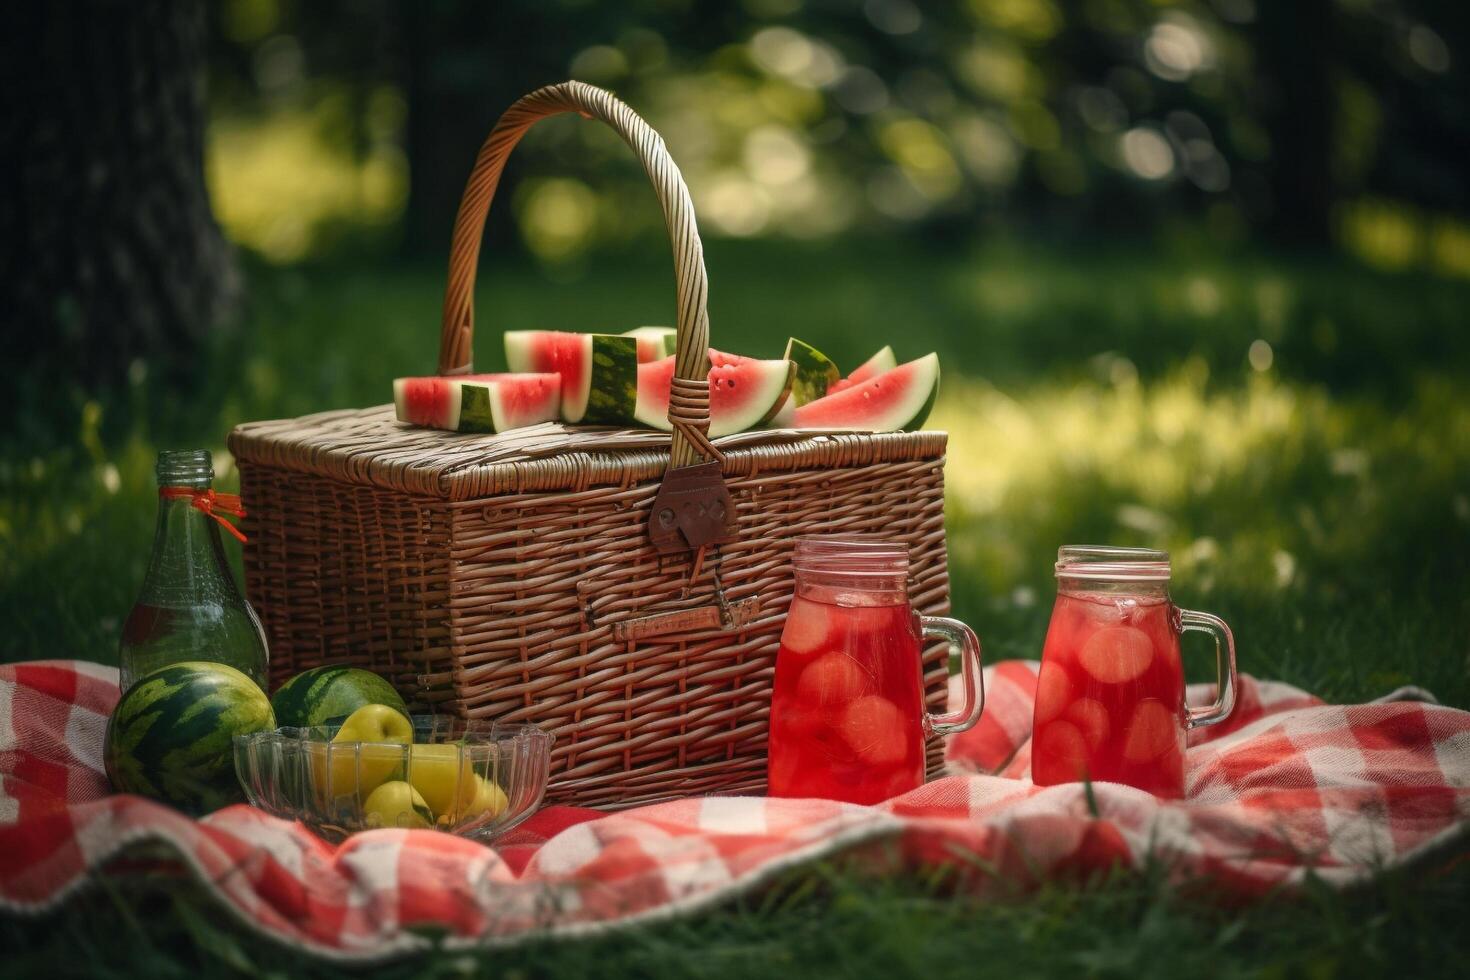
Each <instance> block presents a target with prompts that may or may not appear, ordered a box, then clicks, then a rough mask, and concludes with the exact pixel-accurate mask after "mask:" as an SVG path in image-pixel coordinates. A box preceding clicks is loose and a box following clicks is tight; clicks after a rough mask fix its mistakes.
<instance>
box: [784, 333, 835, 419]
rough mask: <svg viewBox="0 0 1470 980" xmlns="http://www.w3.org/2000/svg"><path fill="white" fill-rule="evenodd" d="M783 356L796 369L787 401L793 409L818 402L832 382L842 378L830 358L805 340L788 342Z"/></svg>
mask: <svg viewBox="0 0 1470 980" xmlns="http://www.w3.org/2000/svg"><path fill="white" fill-rule="evenodd" d="M782 356H783V357H785V358H786V360H788V361H790V362H791V363H792V364H793V365H795V367H796V371H795V377H794V378H793V379H792V382H791V397H790V399H788V401H787V404H788V405H791V406H792V407H797V406H801V405H805V404H806V403H807V402H814V401H816V400H817V399H818V398H821V397H822V396H823V395H825V394H826V393H827V388H828V386H829V385H831V384H832V382H834V381H836V380H837V379H838V378H840V377H842V372H841V371H839V370H837V365H836V364H835V363H833V361H832V359H831V358H830V357H828V356H827V355H826V354H823V353H822V352H821V351H819V350H817V349H816V348H815V347H813V346H812V345H811V344H808V343H807V342H806V341H804V340H798V339H797V338H795V337H792V338H790V339H789V340H787V341H786V353H785V354H784V355H782Z"/></svg>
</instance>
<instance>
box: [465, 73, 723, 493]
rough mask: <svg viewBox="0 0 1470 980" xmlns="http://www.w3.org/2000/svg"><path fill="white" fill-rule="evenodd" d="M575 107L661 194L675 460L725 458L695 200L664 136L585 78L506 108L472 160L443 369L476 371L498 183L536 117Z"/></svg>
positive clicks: (539, 92)
mask: <svg viewBox="0 0 1470 980" xmlns="http://www.w3.org/2000/svg"><path fill="white" fill-rule="evenodd" d="M563 112H576V113H580V114H581V115H583V116H586V117H588V118H590V119H598V120H601V121H602V122H604V123H606V124H607V125H609V126H611V127H612V128H613V129H614V130H615V131H616V132H617V134H618V135H619V136H621V137H622V138H623V140H624V141H625V142H626V143H627V144H628V145H629V146H631V147H632V148H633V150H634V152H636V153H637V154H638V159H639V160H641V161H642V163H643V169H644V171H645V172H647V174H648V179H649V180H650V181H651V182H652V183H653V189H654V191H655V192H656V193H657V194H658V201H659V204H660V205H662V207H663V211H664V222H665V224H666V225H667V226H668V230H669V238H670V240H671V241H672V243H673V247H674V281H675V285H676V292H675V301H676V303H677V306H678V321H677V324H676V326H677V329H678V348H677V354H676V355H675V361H674V382H673V390H672V392H671V393H670V398H669V422H670V423H671V424H672V425H673V429H674V433H673V447H672V451H671V457H670V459H671V465H672V466H674V467H680V466H689V465H692V464H694V463H698V462H700V461H701V460H702V459H720V458H721V456H720V453H719V451H718V450H717V449H715V448H714V446H712V445H710V441H709V436H708V432H709V351H708V347H709V314H708V313H707V312H706V311H705V296H706V294H707V292H708V285H707V283H706V280H705V273H704V247H703V246H702V245H701V244H700V241H699V229H698V228H697V227H695V224H694V204H693V202H691V201H690V199H689V188H688V187H686V186H685V185H684V177H683V175H681V174H680V173H679V168H678V166H677V165H676V164H675V163H674V161H673V158H672V157H670V156H669V152H668V150H666V149H665V148H664V141H663V138H662V137H660V136H659V135H658V133H656V132H654V131H653V128H652V127H650V126H649V125H648V123H646V122H644V121H643V120H642V119H641V118H639V116H638V114H637V113H635V112H634V111H633V110H632V109H630V108H628V106H627V105H625V104H624V103H623V102H621V101H619V100H618V99H616V98H614V97H613V96H612V95H611V94H610V93H608V92H604V91H603V90H602V89H600V88H596V87H594V86H592V85H588V84H587V83H585V82H575V81H573V82H562V83H560V84H558V85H548V86H546V87H545V88H541V89H537V90H536V91H534V92H532V93H531V94H530V95H527V96H524V97H523V98H521V99H519V100H518V101H517V102H516V103H515V104H514V105H512V106H511V107H510V108H509V109H507V110H506V111H505V114H504V115H503V116H501V117H500V120H499V121H498V122H497V123H496V124H495V128H494V129H493V130H492V131H491V132H490V136H489V137H488V138H487V139H486V140H485V143H484V145H482V146H481V147H480V153H479V155H478V156H477V157H476V158H475V169H474V170H473V171H471V173H470V179H469V183H468V184H466V185H465V189H464V196H463V197H462V198H460V202H459V215H458V216H457V217H456V218H455V219H454V244H453V245H452V246H451V248H450V252H449V285H448V287H447V288H446V289H445V291H444V326H443V329H442V331H441V333H440V335H439V373H440V374H442V375H453V374H468V373H470V371H471V370H472V368H471V357H472V345H473V340H474V334H475V306H474V294H475V268H476V266H477V265H478V264H479V258H480V239H481V237H482V235H483V233H484V228H485V217H486V216H487V215H488V214H489V213H490V201H491V199H493V198H494V197H495V188H496V186H497V185H498V184H499V183H500V174H501V172H502V171H503V170H504V169H505V161H506V159H507V158H508V157H509V156H510V152H511V150H513V149H515V146H516V144H517V143H519V142H520V140H521V137H522V136H523V135H525V132H526V130H528V129H530V128H531V126H532V125H533V124H534V123H535V122H536V121H537V120H539V119H544V118H546V117H547V116H555V115H559V114H561V113H563Z"/></svg>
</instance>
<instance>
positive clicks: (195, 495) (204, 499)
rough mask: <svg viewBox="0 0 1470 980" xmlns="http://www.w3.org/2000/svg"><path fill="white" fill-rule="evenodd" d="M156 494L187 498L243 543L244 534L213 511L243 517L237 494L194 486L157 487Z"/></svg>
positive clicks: (168, 498)
mask: <svg viewBox="0 0 1470 980" xmlns="http://www.w3.org/2000/svg"><path fill="white" fill-rule="evenodd" d="M158 496H159V497H160V498H161V499H163V500H184V499H186V498H187V499H188V500H189V503H190V504H191V505H193V507H194V509H195V510H198V511H202V512H204V514H205V515H207V516H209V517H212V518H214V519H215V520H216V521H218V522H219V526H220V527H222V528H224V529H225V530H226V531H229V532H230V533H231V534H233V535H234V536H235V537H236V538H237V539H238V540H239V542H240V543H241V544H244V543H245V535H244V534H243V533H242V532H241V531H240V529H239V528H238V527H236V526H235V525H233V524H231V523H230V522H229V521H227V520H225V519H224V518H223V517H221V516H220V515H219V514H217V513H215V511H223V512H224V513H226V514H230V515H232V516H234V517H244V516H245V507H244V506H243V505H242V504H241V503H240V498H239V496H238V495H236V494H233V493H215V492H214V491H213V490H209V489H205V490H201V489H198V488H196V487H159V488H158Z"/></svg>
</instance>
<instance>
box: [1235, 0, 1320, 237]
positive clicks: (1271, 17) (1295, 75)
mask: <svg viewBox="0 0 1470 980" xmlns="http://www.w3.org/2000/svg"><path fill="white" fill-rule="evenodd" d="M1333 8H1334V2H1333V0H1288V2H1267V3H1260V4H1257V5H1256V17H1257V21H1256V25H1255V30H1254V32H1253V34H1254V40H1255V47H1256V56H1257V63H1258V67H1259V69H1260V71H1259V76H1260V79H1261V85H1262V88H1263V92H1262V95H1263V99H1262V102H1263V105H1262V106H1261V119H1262V122H1263V123H1264V125H1265V127H1266V131H1267V133H1268V134H1269V136H1270V140H1271V165H1270V170H1269V173H1270V188H1271V198H1272V212H1271V217H1270V219H1269V221H1268V222H1267V225H1266V228H1267V232H1268V233H1269V234H1270V235H1271V237H1273V238H1275V239H1276V240H1277V241H1280V242H1283V243H1288V244H1301V245H1325V244H1327V243H1328V242H1329V241H1330V240H1331V233H1332V228H1331V220H1332V202H1333V184H1332V166H1331V164H1332V136H1333V122H1334V120H1333V116H1334V114H1335V112H1336V111H1337V110H1336V104H1335V101H1334V99H1333V95H1332V64H1331V61H1330V53H1331V51H1332V45H1333V40H1334V35H1335V27H1336V25H1335V11H1334V9H1333Z"/></svg>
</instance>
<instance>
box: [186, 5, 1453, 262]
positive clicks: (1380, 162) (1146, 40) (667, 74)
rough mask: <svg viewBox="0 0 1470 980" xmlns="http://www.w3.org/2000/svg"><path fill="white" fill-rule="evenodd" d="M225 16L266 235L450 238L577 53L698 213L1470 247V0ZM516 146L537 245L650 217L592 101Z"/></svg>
mask: <svg viewBox="0 0 1470 980" xmlns="http://www.w3.org/2000/svg"><path fill="white" fill-rule="evenodd" d="M215 27H216V41H215V46H214V57H213V59H212V63H213V70H212V73H211V82H212V93H213V102H214V106H215V121H214V125H213V128H212V133H211V155H210V171H211V178H212V187H213V188H214V195H215V199H216V201H217V207H218V210H219V211H220V213H221V216H222V217H223V219H224V221H225V223H226V225H227V227H228V228H229V229H230V231H231V232H232V233H233V234H234V235H235V236H236V237H237V238H239V239H240V240H241V241H243V242H245V243H246V244H248V245H249V246H250V247H251V248H253V249H256V250H258V251H260V252H261V253H262V254H264V255H266V256H268V257H270V258H272V259H273V260H276V261H294V260H297V259H300V258H302V257H305V256H309V255H318V254H323V253H324V252H330V251H332V250H333V249H334V248H340V247H342V246H343V245H344V243H345V242H350V243H351V244H352V246H353V247H361V246H362V244H363V242H364V241H369V242H371V241H377V242H386V243H391V242H393V241H403V240H407V242H408V244H409V245H410V246H412V247H413V248H414V249H415V250H418V251H421V252H424V253H428V254H437V253H438V252H440V251H441V250H442V249H443V247H444V243H445V241H446V240H447V237H448V227H449V223H450V220H451V217H452V206H453V201H454V198H455V196H456V195H457V191H458V188H459V187H460V185H461V183H462V181H463V179H464V177H465V174H466V172H467V170H468V165H469V162H470V160H471V158H472V154H473V150H474V148H475V147H476V146H477V145H478V143H479V141H480V140H481V139H482V138H483V137H484V135H485V133H486V132H488V130H489V126H490V124H491V123H492V122H493V120H494V118H495V116H496V115H497V114H498V113H499V111H500V110H501V109H503V108H504V107H505V106H506V105H508V104H509V102H510V101H511V100H512V99H514V98H515V97H516V96H518V95H520V94H523V93H524V92H526V91H529V90H531V89H533V88H535V87H537V86H539V85H542V84H545V83H548V82H553V81H559V80H561V79H562V78H565V77H577V78H581V79H583V80H585V81H589V82H592V83H594V84H598V85H603V86H607V87H610V88H612V89H614V90H615V91H616V92H617V93H618V94H619V95H620V96H622V97H623V98H624V99H626V100H627V101H629V102H630V103H631V104H632V105H633V106H634V107H635V108H637V109H638V110H639V111H640V112H641V113H643V114H644V115H645V116H646V117H647V118H648V119H649V120H650V121H651V122H652V123H653V125H654V126H655V127H656V128H657V129H659V130H660V131H661V132H662V133H663V135H664V136H665V138H666V140H667V142H668V145H669V147H670V149H671V151H672V152H673V155H674V157H675V158H676V159H677V160H678V162H679V163H680V166H681V167H682V169H683V171H684V173H685V175H686V177H687V179H688V181H689V183H690V185H691V187H692V189H693V191H694V195H695V200H696V204H697V206H698V208H699V212H700V216H701V222H702V227H703V229H704V231H705V233H706V235H707V236H716V237H718V236H729V237H755V236H763V235H781V236H789V237H795V238H809V239H819V240H820V239H829V238H831V237H833V236H837V235H841V234H844V233H853V232H858V233H861V232H871V231H878V232H881V233H892V232H894V231H897V230H899V229H907V228H913V229H917V230H919V231H921V232H922V233H924V234H926V235H928V236H930V237H934V238H938V239H941V240H956V239H962V240H963V239H969V238H975V237H981V236H994V235H997V234H1000V233H1004V232H1005V231H1007V230H1022V231H1026V232H1028V233H1033V234H1034V233H1040V234H1046V235H1053V236H1056V235H1066V236H1073V235H1077V234H1079V233H1080V234H1085V235H1087V236H1090V237H1094V238H1095V237H1098V236H1108V237H1114V236H1122V237H1125V238H1143V237H1147V236H1161V237H1162V240H1164V241H1171V242H1177V241H1179V240H1191V239H1194V240H1200V239H1203V240H1208V241H1211V242H1212V243H1214V244H1215V245H1217V246H1219V245H1222V244H1223V245H1226V246H1229V245H1230V244H1232V243H1240V242H1244V241H1248V240H1250V239H1252V238H1264V239H1269V240H1277V241H1305V242H1309V243H1314V244H1318V245H1322V244H1326V243H1327V242H1329V241H1335V242H1338V243H1340V244H1342V245H1343V246H1345V247H1347V248H1348V249H1350V250H1351V251H1353V252H1354V253H1356V254H1357V255H1359V256H1360V257H1361V258H1364V259H1366V260H1368V261H1370V262H1372V263H1375V264H1378V265H1381V266H1384V267H1388V268H1410V267H1420V268H1427V269H1432V270H1436V271H1438V272H1440V273H1445V274H1453V275H1459V276H1465V275H1470V224H1467V223H1466V220H1465V218H1466V215H1467V213H1470V191H1467V187H1466V185H1465V182H1464V180H1463V173H1464V168H1465V164H1466V162H1467V160H1470V117H1467V116H1466V115H1465V113H1464V112H1463V111H1462V110H1461V107H1462V105H1463V100H1464V97H1465V95H1466V93H1467V91H1470V87H1467V85H1466V80H1467V78H1470V63H1467V62H1470V59H1467V54H1466V53H1467V52H1470V8H1466V7H1465V6H1464V5H1460V4H1439V3H1431V2H1428V0H1374V2H1371V3H1370V2H1365V0H1293V2H1292V3H1289V4H1280V3H1269V2H1259V0H946V2H938V3H926V4H918V3H915V2H913V0H842V2H839V0H744V2H743V3H740V4H719V5H714V4H695V3H690V2H687V0H630V2H628V3H623V4H616V5H608V4H591V3H587V2H585V0H557V2H540V0H509V2H506V3H500V4H496V5H494V6H493V7H485V6H483V5H479V4H461V3H452V2H444V0H430V2H424V3H415V4H408V3H396V2H391V0H327V2H322V3H312V4H305V3H301V2H298V0H227V2H226V3H224V4H223V5H222V6H221V7H220V8H219V11H218V14H217V17H216V24H215ZM519 156H520V157H521V158H524V159H521V160H519V162H518V164H517V165H513V167H512V171H511V180H512V182H513V188H512V189H510V190H508V192H507V194H506V197H507V198H508V199H509V201H510V203H511V205H512V208H511V210H513V212H514V219H515V224H516V227H517V230H518V232H519V240H520V242H521V243H522V244H524V246H525V247H526V248H527V249H528V250H529V251H530V252H531V253H532V254H534V255H536V256H537V257H539V258H540V259H541V260H543V261H545V262H547V263H552V264H556V263H564V262H568V261H575V260H576V259H577V258H578V257H579V256H580V255H582V254H584V253H585V252H586V251H587V250H589V249H592V248H595V247H597V246H599V245H608V244H618V243H621V242H626V241H627V240H629V239H631V238H635V237H638V236H640V235H643V234H646V233H647V232H649V231H650V230H651V229H652V228H654V227H655V226H656V222H657V220H658V219H657V210H656V209H655V208H654V207H652V206H651V203H650V200H649V195H648V192H647V188H646V186H645V184H644V181H643V179H642V176H641V174H640V173H639V172H638V171H637V168H636V166H634V164H633V163H632V161H631V159H630V154H628V153H627V151H626V149H625V148H623V147H621V146H620V145H618V141H617V138H616V136H614V135H613V134H612V133H610V132H608V131H606V130H605V129H603V128H601V127H597V126H589V125H585V124H580V123H577V122H574V121H571V120H565V119H564V120H557V121H553V122H550V123H547V124H544V125H543V126H542V127H539V128H538V131H537V132H536V134H535V135H534V136H532V137H530V138H529V139H528V140H527V142H526V146H525V149H524V150H522V151H521V153H520V155H519ZM502 220H503V219H502ZM344 229H347V230H348V231H350V232H351V234H350V235H344V233H343V232H344ZM364 229H365V230H366V231H368V232H370V233H371V234H368V235H367V236H364V235H363V230H364Z"/></svg>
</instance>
